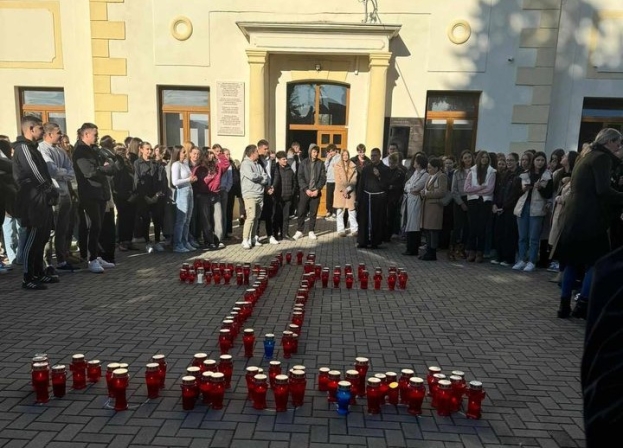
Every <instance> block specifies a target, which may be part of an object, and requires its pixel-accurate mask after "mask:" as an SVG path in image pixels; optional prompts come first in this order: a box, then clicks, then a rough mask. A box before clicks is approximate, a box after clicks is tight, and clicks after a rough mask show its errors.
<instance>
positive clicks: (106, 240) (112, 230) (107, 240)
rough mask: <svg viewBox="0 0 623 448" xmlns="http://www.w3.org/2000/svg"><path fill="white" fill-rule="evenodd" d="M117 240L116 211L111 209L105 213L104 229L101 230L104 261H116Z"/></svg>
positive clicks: (101, 251)
mask: <svg viewBox="0 0 623 448" xmlns="http://www.w3.org/2000/svg"><path fill="white" fill-rule="evenodd" d="M116 241H117V229H116V226H115V213H114V212H113V211H112V210H110V211H107V212H105V213H104V218H103V219H102V230H101V232H100V238H99V243H100V249H101V250H100V255H101V256H102V259H103V260H104V261H107V262H109V263H114V262H115V249H116V247H117V245H116Z"/></svg>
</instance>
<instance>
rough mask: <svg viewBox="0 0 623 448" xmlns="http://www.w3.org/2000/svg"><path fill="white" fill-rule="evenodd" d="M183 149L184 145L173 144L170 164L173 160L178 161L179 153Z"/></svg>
mask: <svg viewBox="0 0 623 448" xmlns="http://www.w3.org/2000/svg"><path fill="white" fill-rule="evenodd" d="M183 150H184V147H183V146H182V145H175V146H174V147H173V153H172V154H171V164H173V163H175V162H179V160H180V154H181V153H182V151H183ZM187 156H188V154H187Z"/></svg>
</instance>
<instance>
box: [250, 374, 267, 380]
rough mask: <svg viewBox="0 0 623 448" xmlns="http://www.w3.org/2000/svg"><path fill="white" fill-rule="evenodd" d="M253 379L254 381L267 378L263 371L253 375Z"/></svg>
mask: <svg viewBox="0 0 623 448" xmlns="http://www.w3.org/2000/svg"><path fill="white" fill-rule="evenodd" d="M253 379H254V380H255V381H266V380H267V379H268V377H267V376H266V375H264V374H263V373H258V374H257V375H255V376H254V377H253Z"/></svg>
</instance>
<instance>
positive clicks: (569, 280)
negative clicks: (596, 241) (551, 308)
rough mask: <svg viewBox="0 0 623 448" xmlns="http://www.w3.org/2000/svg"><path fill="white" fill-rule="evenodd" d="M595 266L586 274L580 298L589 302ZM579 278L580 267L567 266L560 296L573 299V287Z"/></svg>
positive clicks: (588, 269)
mask: <svg viewBox="0 0 623 448" xmlns="http://www.w3.org/2000/svg"><path fill="white" fill-rule="evenodd" d="M593 272H594V269H593V266H590V267H588V268H587V270H586V273H585V274H584V280H582V288H581V289H580V297H582V298H584V299H585V300H588V295H589V294H590V292H591V284H592V283H593ZM577 276H578V267H577V266H574V265H567V266H565V270H564V272H563V275H562V285H561V291H560V296H561V297H571V293H572V291H573V285H574V283H575V280H576V278H577Z"/></svg>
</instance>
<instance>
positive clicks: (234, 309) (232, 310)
mask: <svg viewBox="0 0 623 448" xmlns="http://www.w3.org/2000/svg"><path fill="white" fill-rule="evenodd" d="M236 303H238V302H236ZM245 303H246V302H245ZM241 309H242V308H240V307H239V306H234V307H232V309H231V313H237V312H239V311H240V310H241ZM231 313H229V314H231Z"/></svg>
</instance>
